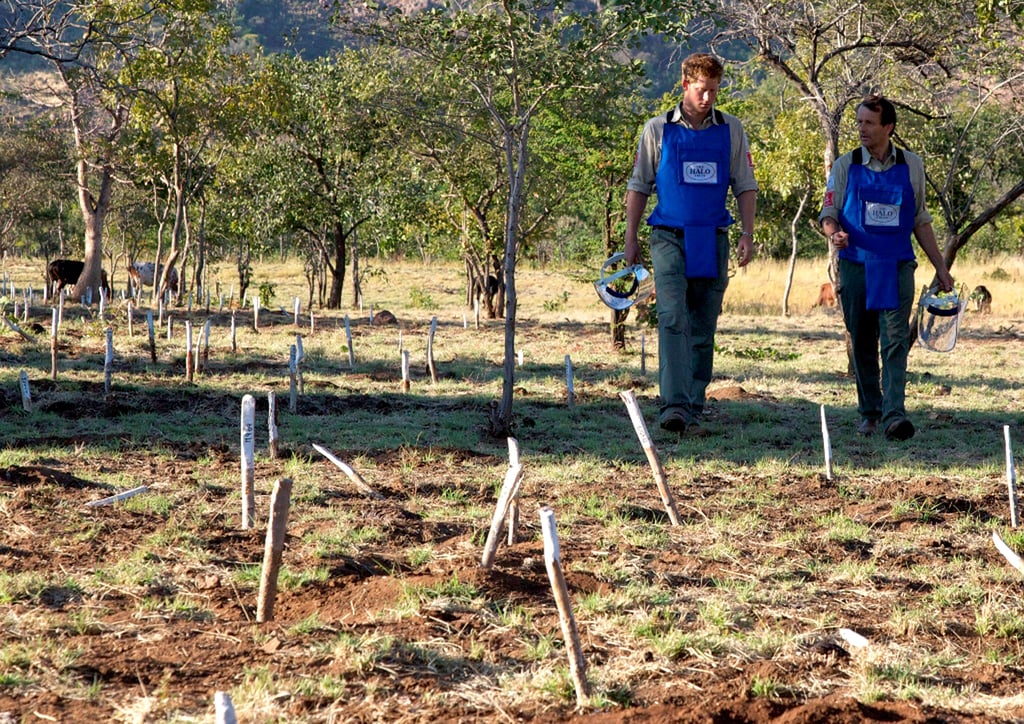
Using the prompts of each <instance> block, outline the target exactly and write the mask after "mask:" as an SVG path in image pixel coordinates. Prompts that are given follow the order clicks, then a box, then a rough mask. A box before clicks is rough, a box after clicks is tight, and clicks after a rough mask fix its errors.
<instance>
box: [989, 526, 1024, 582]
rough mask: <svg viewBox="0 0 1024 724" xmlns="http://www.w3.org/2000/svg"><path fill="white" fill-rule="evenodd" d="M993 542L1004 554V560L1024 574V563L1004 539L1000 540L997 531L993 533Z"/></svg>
mask: <svg viewBox="0 0 1024 724" xmlns="http://www.w3.org/2000/svg"><path fill="white" fill-rule="evenodd" d="M992 542H993V543H995V545H996V548H997V549H998V550H999V552H1000V553H1002V554H1003V558H1005V559H1006V560H1007V562H1008V563H1009V564H1010V565H1011V566H1013V567H1014V568H1016V569H1017V570H1018V571H1020V572H1021V573H1022V574H1024V561H1022V560H1021V558H1020V556H1018V555H1017V554H1016V553H1014V552H1013V549H1012V548H1010V546H1008V545H1006V543H1004V542H1003V539H1002V538H1000V537H999V534H998V533H996V532H995V531H992Z"/></svg>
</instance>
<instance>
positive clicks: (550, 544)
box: [540, 506, 590, 707]
mask: <svg viewBox="0 0 1024 724" xmlns="http://www.w3.org/2000/svg"><path fill="white" fill-rule="evenodd" d="M540 527H541V531H543V533H544V565H545V566H546V567H547V569H548V579H549V580H550V581H551V590H552V592H553V593H554V595H555V604H556V605H557V606H558V622H559V624H561V627H562V638H563V639H565V650H566V653H568V654H569V675H570V676H571V677H572V683H573V686H574V687H575V688H576V705H577V706H579V707H583V706H586V703H587V699H588V698H589V697H590V686H589V684H588V683H587V663H586V661H585V660H584V658H583V650H582V648H581V646H580V637H579V633H578V632H577V630H576V619H575V618H574V617H573V614H572V603H571V602H570V601H569V587H568V586H567V585H566V583H565V575H564V574H563V573H562V554H561V551H560V546H559V543H558V530H557V529H556V528H555V511H553V510H552V509H551V508H549V507H547V506H544V507H543V508H541V509H540Z"/></svg>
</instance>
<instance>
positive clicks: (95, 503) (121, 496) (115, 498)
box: [85, 485, 149, 508]
mask: <svg viewBox="0 0 1024 724" xmlns="http://www.w3.org/2000/svg"><path fill="white" fill-rule="evenodd" d="M147 490H149V486H147V485H140V486H139V487H137V488H132V489H131V490H125V491H124V492H121V493H118V494H117V495H111V496H110V497H108V498H100V499H99V500H91V501H89V502H88V503H86V504H85V507H87V508H98V507H100V506H103V505H113V504H114V503H120V502H121V501H122V500H128V498H134V497H135V496H136V495H138V494H139V493H145V492H146V491H147Z"/></svg>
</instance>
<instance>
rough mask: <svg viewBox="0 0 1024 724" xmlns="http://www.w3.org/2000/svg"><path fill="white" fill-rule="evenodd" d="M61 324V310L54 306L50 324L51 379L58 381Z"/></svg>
mask: <svg viewBox="0 0 1024 724" xmlns="http://www.w3.org/2000/svg"><path fill="white" fill-rule="evenodd" d="M59 326H60V311H59V310H57V309H56V308H54V310H53V322H52V323H51V324H50V379H52V380H53V381H54V382H56V381H57V328H58V327H59Z"/></svg>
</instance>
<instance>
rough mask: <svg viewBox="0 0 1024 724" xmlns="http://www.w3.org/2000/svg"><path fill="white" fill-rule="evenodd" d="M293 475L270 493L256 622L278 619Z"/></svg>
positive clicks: (277, 484)
mask: <svg viewBox="0 0 1024 724" xmlns="http://www.w3.org/2000/svg"><path fill="white" fill-rule="evenodd" d="M291 496H292V481H291V478H281V479H280V480H278V481H277V482H276V483H274V492H273V493H272V494H271V496H270V523H269V524H268V525H267V542H266V545H265V546H264V548H263V571H262V573H261V574H260V594H259V599H258V600H257V602H256V623H264V622H265V621H273V620H274V602H275V601H276V600H277V575H278V573H279V572H280V571H281V552H282V551H283V550H284V539H285V533H286V532H287V529H288V507H289V506H290V505H291Z"/></svg>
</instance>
